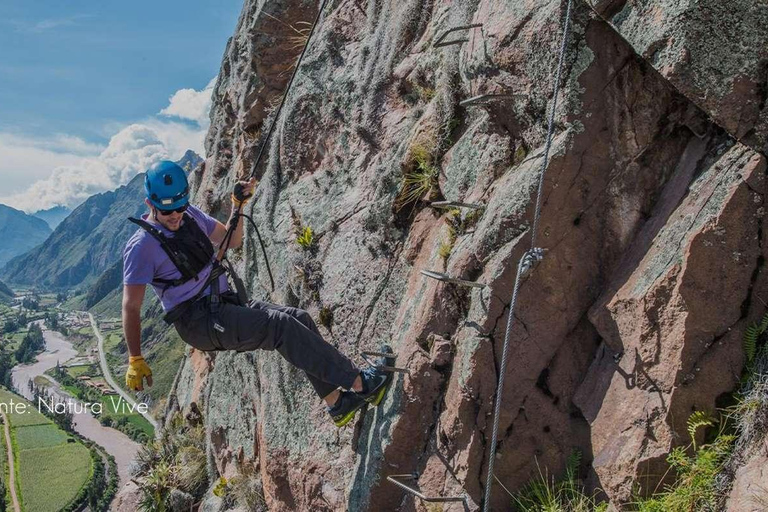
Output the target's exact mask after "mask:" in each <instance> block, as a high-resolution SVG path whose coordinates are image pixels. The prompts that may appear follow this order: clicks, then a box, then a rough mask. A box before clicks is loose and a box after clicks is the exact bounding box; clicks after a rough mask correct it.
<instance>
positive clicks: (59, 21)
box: [9, 14, 93, 34]
mask: <svg viewBox="0 0 768 512" xmlns="http://www.w3.org/2000/svg"><path fill="white" fill-rule="evenodd" d="M92 17H93V16H92V15H90V14H77V15H75V16H69V17H66V18H48V19H44V20H40V21H38V22H36V23H29V22H26V21H21V20H10V21H9V23H10V24H11V25H13V26H15V27H16V32H19V33H30V34H41V33H43V32H47V31H49V30H51V29H54V28H57V27H69V26H74V25H77V20H80V19H83V18H92Z"/></svg>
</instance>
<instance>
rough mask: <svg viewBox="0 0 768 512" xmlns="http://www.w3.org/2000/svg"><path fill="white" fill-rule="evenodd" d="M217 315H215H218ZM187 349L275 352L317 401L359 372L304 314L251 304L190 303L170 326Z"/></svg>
mask: <svg viewBox="0 0 768 512" xmlns="http://www.w3.org/2000/svg"><path fill="white" fill-rule="evenodd" d="M217 309H218V311H217ZM173 325H174V327H176V331H177V332H178V333H179V336H181V339H183V340H184V341H185V342H186V343H188V344H189V345H191V346H193V347H194V348H196V349H198V350H203V351H211V350H236V351H238V352H243V351H245V350H256V349H261V350H277V351H278V352H279V353H280V355H282V356H283V357H284V358H285V359H286V360H287V361H288V362H289V363H291V364H292V365H293V366H295V367H296V368H299V369H300V370H303V371H304V372H305V373H306V374H307V378H308V379H309V382H310V383H311V384H312V387H314V388H315V391H316V392H317V394H318V396H320V397H321V398H324V397H326V396H328V395H329V394H330V393H331V392H333V391H334V390H336V389H337V388H339V387H342V388H344V389H350V388H352V383H353V382H354V381H355V379H356V378H357V376H358V374H359V373H360V370H359V369H358V368H357V367H355V365H354V364H352V362H351V361H350V360H349V359H347V358H346V357H345V356H344V355H342V354H341V352H339V351H338V350H337V349H336V348H335V347H334V346H333V345H331V344H330V343H328V342H327V341H325V340H324V339H323V337H322V336H321V335H320V332H319V331H318V330H317V326H316V325H315V322H314V321H313V320H312V317H311V315H310V314H309V313H307V312H306V311H304V310H303V309H297V308H290V307H287V306H278V305H276V304H271V303H269V302H261V301H253V302H251V303H250V304H248V306H247V307H246V306H238V305H236V304H233V303H231V302H227V301H224V302H221V303H219V304H218V305H217V306H214V307H213V308H211V301H210V299H209V298H207V297H206V298H203V299H200V300H198V301H196V302H195V303H193V304H192V305H191V306H190V308H189V309H188V310H187V311H186V312H185V313H184V314H183V315H182V316H181V318H179V319H178V320H177V321H175V322H174V323H173Z"/></svg>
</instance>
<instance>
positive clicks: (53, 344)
mask: <svg viewBox="0 0 768 512" xmlns="http://www.w3.org/2000/svg"><path fill="white" fill-rule="evenodd" d="M43 337H44V338H45V352H42V353H41V354H39V355H38V356H37V362H35V363H33V364H28V365H18V366H15V367H14V368H13V371H12V376H13V385H14V386H15V387H16V389H18V390H20V392H21V394H22V395H23V396H24V397H25V398H27V399H28V400H31V399H32V394H31V393H30V392H29V389H28V388H27V382H28V381H29V380H32V381H34V379H35V377H37V376H38V375H43V374H44V373H45V371H46V370H49V369H51V368H53V367H55V366H56V362H57V361H58V362H59V363H61V364H63V363H64V362H66V361H68V360H69V359H71V358H73V357H75V356H77V351H76V350H75V349H74V347H73V346H72V343H70V342H69V341H67V340H66V339H65V338H64V337H63V336H62V335H61V334H60V333H58V332H55V331H49V330H48V329H44V330H43ZM43 376H44V377H45V378H46V379H48V380H51V381H52V380H53V379H51V377H49V376H47V375H43ZM49 390H50V391H52V392H53V393H55V394H57V395H58V396H59V397H60V398H61V399H62V400H67V399H71V397H70V396H69V395H68V394H66V391H64V390H61V388H59V386H58V383H55V382H54V384H53V387H52V388H51V389H49ZM76 409H77V410H81V409H84V408H82V407H77V408H76ZM74 426H75V431H77V432H78V433H79V434H80V435H82V436H83V437H85V438H87V439H90V440H92V441H94V442H95V443H96V444H98V445H100V446H102V447H103V448H104V450H106V452H107V453H109V454H110V455H112V456H113V457H114V458H115V462H116V463H117V472H118V475H119V476H120V483H119V486H118V489H119V488H120V487H122V486H123V484H125V483H126V482H127V481H128V479H129V475H128V468H129V466H130V464H131V461H133V459H134V457H135V456H136V452H137V451H138V450H139V447H140V445H139V444H138V443H136V442H135V441H133V440H132V439H131V438H130V437H128V436H126V435H125V434H123V433H122V432H120V431H119V430H115V429H113V428H110V427H105V426H103V425H102V424H101V423H99V420H97V419H96V418H95V417H93V416H92V415H91V414H90V413H89V412H80V413H75V414H74Z"/></svg>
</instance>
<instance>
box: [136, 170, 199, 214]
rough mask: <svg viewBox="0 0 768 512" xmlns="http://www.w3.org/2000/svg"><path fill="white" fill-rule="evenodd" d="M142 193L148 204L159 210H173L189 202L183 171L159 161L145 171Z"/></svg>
mask: <svg viewBox="0 0 768 512" xmlns="http://www.w3.org/2000/svg"><path fill="white" fill-rule="evenodd" d="M144 191H145V192H146V194H147V199H149V202H150V203H152V204H153V205H155V207H156V208H159V209H161V210H175V209H176V208H181V207H182V206H184V205H185V204H187V203H188V202H189V183H188V182H187V173H185V172H184V169H182V168H181V167H179V166H178V165H177V164H175V163H173V162H171V161H169V160H161V161H160V162H157V163H156V164H154V165H153V166H152V167H150V168H149V169H148V170H147V174H146V175H145V176H144Z"/></svg>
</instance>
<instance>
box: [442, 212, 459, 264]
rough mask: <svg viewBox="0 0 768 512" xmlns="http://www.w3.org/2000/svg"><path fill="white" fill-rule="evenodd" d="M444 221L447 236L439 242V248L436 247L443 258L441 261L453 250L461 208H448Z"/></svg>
mask: <svg viewBox="0 0 768 512" xmlns="http://www.w3.org/2000/svg"><path fill="white" fill-rule="evenodd" d="M445 223H446V224H447V225H448V232H447V234H446V235H447V238H446V239H444V240H443V241H442V242H441V243H440V248H439V249H438V254H440V257H441V258H442V259H443V263H445V262H447V261H448V258H450V256H451V252H452V251H453V246H454V245H455V244H456V238H457V237H458V233H457V231H459V230H460V228H461V210H459V209H458V208H453V209H451V210H448V214H447V215H446V217H445Z"/></svg>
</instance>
